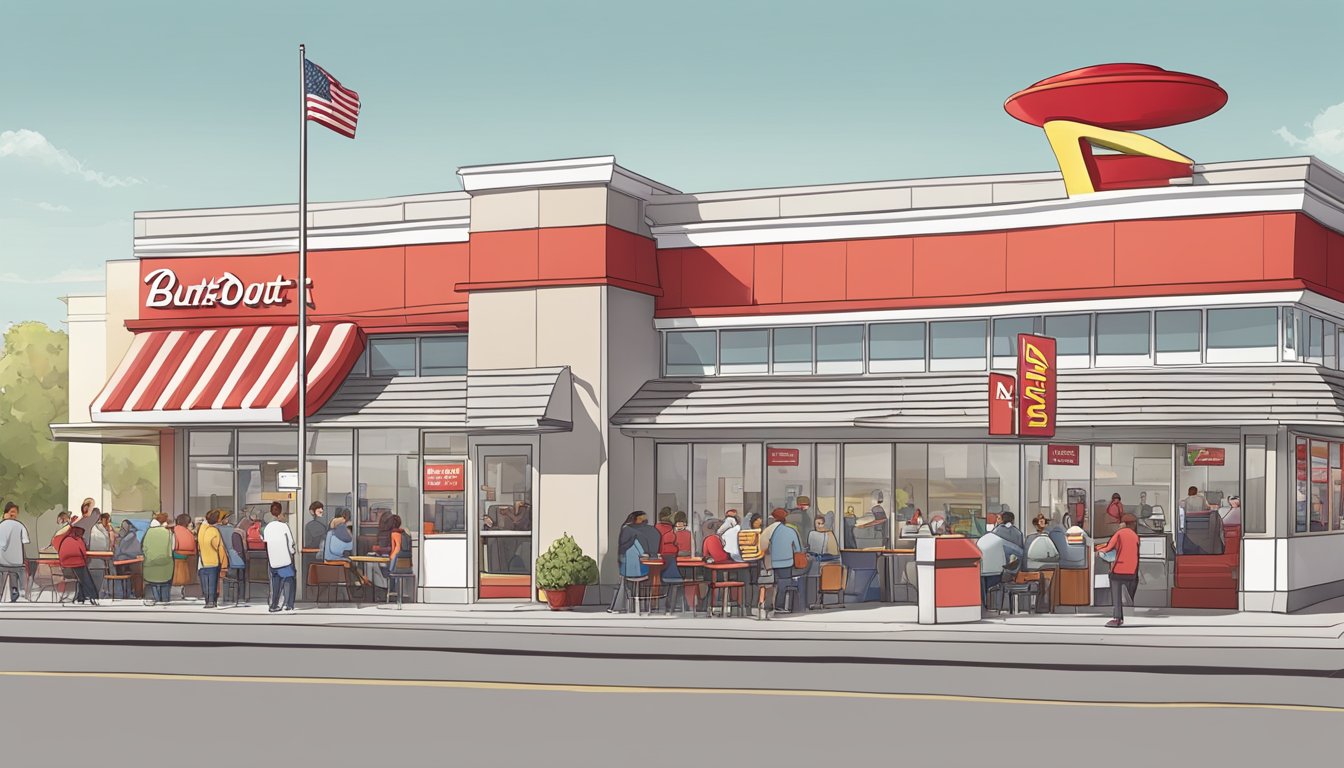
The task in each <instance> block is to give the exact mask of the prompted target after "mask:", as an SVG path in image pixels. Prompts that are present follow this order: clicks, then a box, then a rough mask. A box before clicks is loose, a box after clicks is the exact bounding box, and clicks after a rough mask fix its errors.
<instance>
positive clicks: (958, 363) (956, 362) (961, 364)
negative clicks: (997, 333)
mask: <svg viewBox="0 0 1344 768" xmlns="http://www.w3.org/2000/svg"><path fill="white" fill-rule="evenodd" d="M971 323H979V324H980V327H981V331H982V332H981V334H980V339H981V342H982V344H981V352H980V356H979V357H978V358H974V357H935V356H934V350H933V343H934V338H933V330H934V326H935V325H944V326H946V325H969V324H971ZM990 326H991V324H990V321H989V318H987V317H979V318H957V319H955V320H932V321H930V322H929V346H928V350H929V351H928V355H929V370H930V371H940V372H946V371H983V370H986V369H987V366H988V363H989V349H990V347H989V344H990V336H989V329H990ZM973 360H978V363H979V364H978V365H972V363H971V361H973Z"/></svg>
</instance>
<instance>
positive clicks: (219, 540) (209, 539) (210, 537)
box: [197, 509, 229, 608]
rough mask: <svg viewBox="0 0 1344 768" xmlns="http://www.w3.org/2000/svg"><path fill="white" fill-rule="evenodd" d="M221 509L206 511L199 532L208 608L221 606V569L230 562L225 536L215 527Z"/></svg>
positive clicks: (204, 588) (201, 574)
mask: <svg viewBox="0 0 1344 768" xmlns="http://www.w3.org/2000/svg"><path fill="white" fill-rule="evenodd" d="M219 518H220V510H218V509H212V510H210V511H209V512H206V513H205V523H204V524H203V525H201V529H200V531H198V532H197V542H198V544H199V549H198V551H199V552H200V568H199V569H198V570H197V573H198V574H199V575H200V578H201V593H202V594H203V595H205V607H206V608H218V607H219V571H220V567H221V566H222V565H227V564H228V562H229V550H228V549H227V548H226V547H225V546H224V537H222V536H220V535H219V529H218V528H216V527H215V525H216V524H217V523H219Z"/></svg>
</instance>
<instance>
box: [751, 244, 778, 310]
mask: <svg viewBox="0 0 1344 768" xmlns="http://www.w3.org/2000/svg"><path fill="white" fill-rule="evenodd" d="M753 285H754V287H755V289H756V291H755V299H756V302H755V303H757V304H778V303H779V302H781V301H783V300H784V246H782V245H778V244H771V245H758V246H756V273H755V280H754V283H753Z"/></svg>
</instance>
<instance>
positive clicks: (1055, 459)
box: [1045, 445, 1078, 467]
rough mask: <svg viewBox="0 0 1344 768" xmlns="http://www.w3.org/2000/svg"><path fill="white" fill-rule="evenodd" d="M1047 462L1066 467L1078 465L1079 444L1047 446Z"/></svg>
mask: <svg viewBox="0 0 1344 768" xmlns="http://www.w3.org/2000/svg"><path fill="white" fill-rule="evenodd" d="M1045 463H1046V464H1055V465H1061V466H1066V467H1076V466H1078V446H1076V445H1047V446H1046V447H1045Z"/></svg>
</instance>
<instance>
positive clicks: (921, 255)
mask: <svg viewBox="0 0 1344 768" xmlns="http://www.w3.org/2000/svg"><path fill="white" fill-rule="evenodd" d="M914 240H915V291H914V295H915V296H967V295H975V294H989V293H1003V292H1004V291H1005V290H1007V282H1008V279H1007V278H1008V269H1007V251H1008V248H1007V235H1006V234H1005V233H1003V232H988V233H985V234H975V235H936V236H928V237H917V238H915V239H914Z"/></svg>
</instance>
